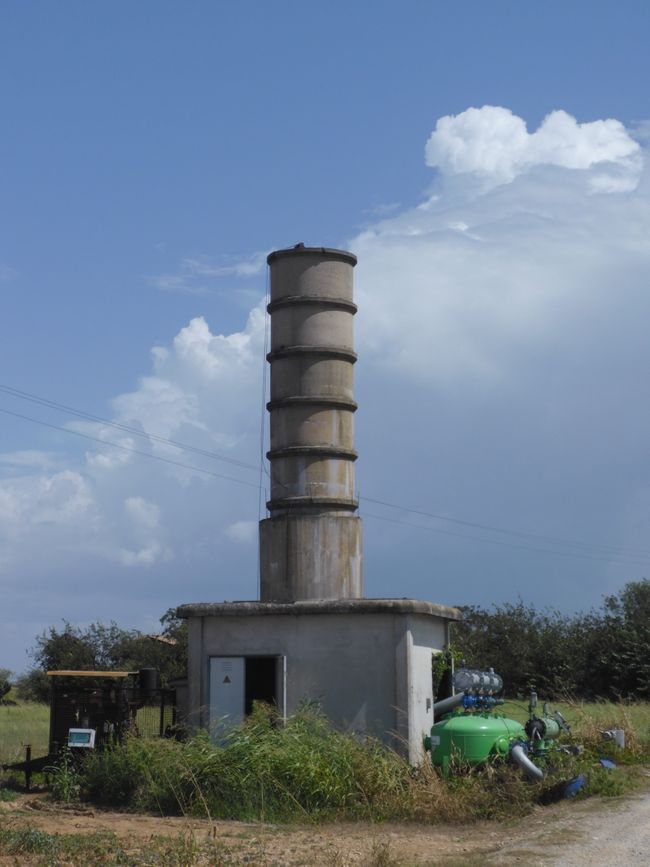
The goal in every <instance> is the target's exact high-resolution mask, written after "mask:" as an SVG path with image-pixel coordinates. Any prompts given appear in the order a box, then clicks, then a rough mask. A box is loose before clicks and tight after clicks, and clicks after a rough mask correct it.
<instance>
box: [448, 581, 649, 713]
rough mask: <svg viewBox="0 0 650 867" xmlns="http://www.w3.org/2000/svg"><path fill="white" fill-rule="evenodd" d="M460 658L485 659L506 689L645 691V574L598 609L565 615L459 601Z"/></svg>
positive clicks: (456, 639) (609, 694) (619, 695)
mask: <svg viewBox="0 0 650 867" xmlns="http://www.w3.org/2000/svg"><path fill="white" fill-rule="evenodd" d="M461 610H462V611H463V614H464V620H463V621H461V622H460V623H456V624H454V627H453V644H454V650H455V655H456V657H457V658H458V659H461V658H462V659H465V661H466V662H467V664H468V665H469V666H470V667H473V668H486V667H488V666H491V667H493V668H494V670H495V671H497V672H498V673H499V674H500V675H501V676H502V677H503V680H504V683H505V688H506V692H507V693H508V695H511V696H515V695H525V694H526V693H527V692H528V691H529V690H530V689H531V688H532V687H535V688H536V689H537V690H538V691H539V692H540V694H541V695H543V696H545V697H547V698H556V699H557V698H561V697H563V696H569V695H570V696H575V697H576V698H583V699H613V700H615V701H616V700H619V699H643V700H648V699H650V581H648V580H647V579H646V580H643V581H636V582H631V583H629V584H626V585H625V587H624V588H623V589H622V590H621V591H620V592H619V593H618V594H615V595H613V596H607V597H606V598H605V600H604V603H603V605H602V607H601V609H600V610H596V611H590V612H588V613H586V614H584V613H581V614H575V615H565V614H561V613H560V612H559V611H554V610H550V609H545V610H543V611H537V610H536V609H535V607H534V606H532V605H525V604H524V603H523V602H522V601H521V600H520V601H519V602H517V603H515V604H513V603H505V604H503V605H494V606H492V608H491V609H484V608H481V607H479V606H461Z"/></svg>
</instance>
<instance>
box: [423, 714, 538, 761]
mask: <svg viewBox="0 0 650 867" xmlns="http://www.w3.org/2000/svg"><path fill="white" fill-rule="evenodd" d="M525 740H527V738H526V732H525V729H524V727H523V726H522V725H521V723H518V722H517V721H516V720H513V719H507V718H506V717H502V716H494V715H493V714H482V713H458V714H452V715H451V716H448V717H446V718H445V719H443V720H441V721H440V722H437V723H434V725H433V726H432V727H431V735H430V737H429V738H428V739H427V741H428V743H427V747H429V745H430V749H431V761H432V762H433V764H434V765H438V766H439V767H441V768H442V770H443V773H444V774H445V775H446V774H447V772H448V770H449V763H450V761H451V760H452V757H453V759H454V761H458V762H464V763H466V764H469V765H480V764H483V763H484V762H487V761H488V760H489V759H490V758H492V757H494V758H496V757H499V756H500V757H503V758H505V757H506V756H507V755H508V753H509V751H510V745H511V744H512V743H513V742H515V741H525Z"/></svg>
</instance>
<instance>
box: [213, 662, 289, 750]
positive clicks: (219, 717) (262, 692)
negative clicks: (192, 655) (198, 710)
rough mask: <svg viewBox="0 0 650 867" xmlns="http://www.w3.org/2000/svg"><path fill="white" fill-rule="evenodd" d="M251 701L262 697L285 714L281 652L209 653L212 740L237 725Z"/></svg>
mask: <svg viewBox="0 0 650 867" xmlns="http://www.w3.org/2000/svg"><path fill="white" fill-rule="evenodd" d="M255 701H264V702H266V703H267V704H270V705H272V706H273V707H275V708H277V710H278V711H279V713H280V715H281V716H282V717H284V716H285V658H284V657H283V656H212V657H210V704H209V726H210V730H211V732H213V737H214V738H215V739H216V740H218V739H219V737H221V735H222V734H223V732H224V731H225V730H226V729H228V728H230V727H232V726H233V725H239V724H240V723H241V722H242V721H243V719H244V717H245V716H248V714H249V713H250V712H251V711H252V710H253V702H255Z"/></svg>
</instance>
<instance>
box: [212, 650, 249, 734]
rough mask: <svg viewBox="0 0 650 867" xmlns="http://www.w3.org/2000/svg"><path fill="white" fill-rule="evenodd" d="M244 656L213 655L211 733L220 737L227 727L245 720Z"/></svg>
mask: <svg viewBox="0 0 650 867" xmlns="http://www.w3.org/2000/svg"><path fill="white" fill-rule="evenodd" d="M244 679H245V678H244V657H243V656H212V657H211V658H210V734H211V736H212V737H213V738H216V739H219V737H220V736H221V735H223V732H224V730H225V729H228V728H230V727H231V726H236V725H239V723H241V722H242V720H243V719H244V703H245V687H246V685H245V682H244Z"/></svg>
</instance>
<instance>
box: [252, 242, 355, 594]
mask: <svg viewBox="0 0 650 867" xmlns="http://www.w3.org/2000/svg"><path fill="white" fill-rule="evenodd" d="M268 262H269V265H270V268H271V298H270V302H269V305H268V310H269V313H270V314H271V351H270V353H269V355H268V359H269V361H270V363H271V400H270V402H269V404H268V409H269V411H270V414H271V421H270V429H271V449H270V451H269V452H268V458H269V461H270V463H271V498H270V500H269V502H268V503H267V506H268V509H269V511H270V518H269V519H267V520H265V521H261V522H260V575H261V598H262V600H264V601H293V600H297V599H336V598H355V597H360V596H362V595H363V556H362V532H361V521H360V519H359V518H358V517H355V516H354V514H353V513H354V512H355V511H356V509H357V505H358V503H357V500H356V493H355V478H354V461H355V460H356V458H357V454H356V452H355V451H354V412H355V410H356V408H357V406H356V403H355V402H354V399H353V374H352V371H353V364H354V362H355V361H356V356H355V354H354V351H353V344H354V337H353V317H354V314H355V313H356V306H355V304H354V302H353V300H352V269H353V268H354V266H355V264H356V258H355V257H354V256H352V255H351V254H350V253H347V252H345V251H343V250H329V249H325V248H322V247H318V248H306V247H304V246H302V245H299V246H298V247H295V248H291V249H289V250H278V251H276V252H274V253H271V254H270V256H269V257H268Z"/></svg>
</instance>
